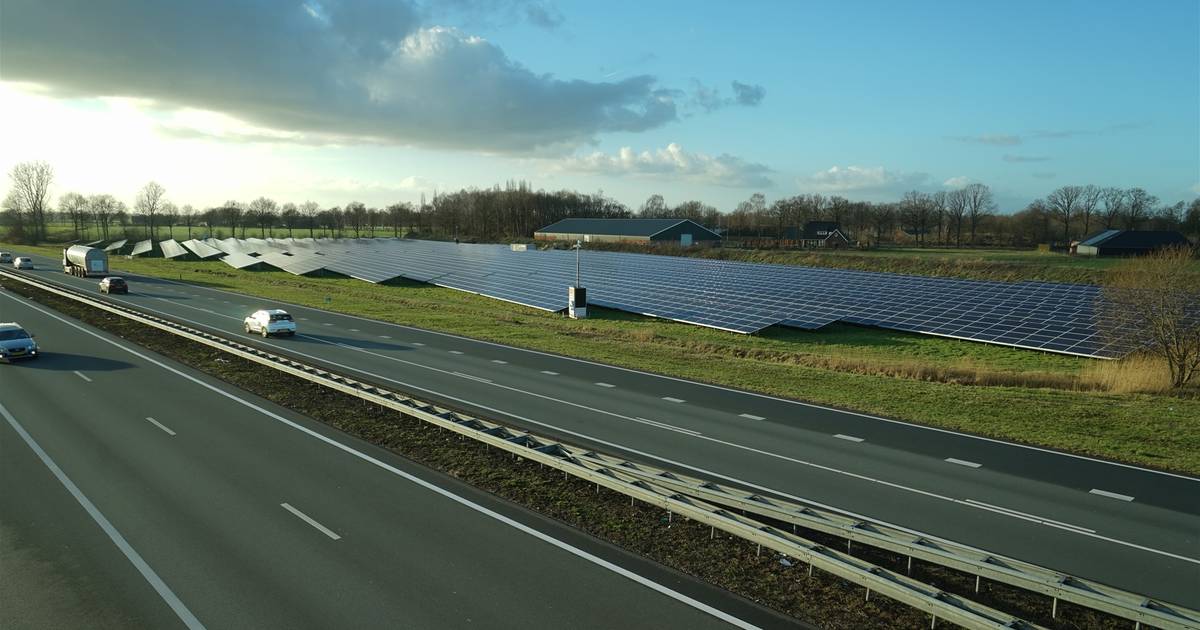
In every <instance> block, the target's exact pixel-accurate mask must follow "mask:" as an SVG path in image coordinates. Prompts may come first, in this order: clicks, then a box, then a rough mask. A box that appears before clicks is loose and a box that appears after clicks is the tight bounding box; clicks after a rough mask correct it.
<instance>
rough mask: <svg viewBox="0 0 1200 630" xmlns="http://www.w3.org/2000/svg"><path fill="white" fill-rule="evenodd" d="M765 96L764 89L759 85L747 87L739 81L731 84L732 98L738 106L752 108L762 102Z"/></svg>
mask: <svg viewBox="0 0 1200 630" xmlns="http://www.w3.org/2000/svg"><path fill="white" fill-rule="evenodd" d="M766 95H767V91H766V89H764V88H763V86H761V85H748V84H746V83H741V82H739V81H734V82H733V98H734V100H736V101H737V104H738V105H745V106H747V107H754V106H755V105H758V104H759V103H761V102H762V100H763V97H764V96H766Z"/></svg>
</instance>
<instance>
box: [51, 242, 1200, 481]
mask: <svg viewBox="0 0 1200 630" xmlns="http://www.w3.org/2000/svg"><path fill="white" fill-rule="evenodd" d="M51 262H53V260H52V261H51ZM127 275H128V276H129V277H136V278H143V279H147V280H152V281H162V282H169V283H172V284H177V285H180V286H182V287H187V289H188V291H187V292H185V294H186V295H193V296H196V297H199V295H198V293H197V292H198V291H215V292H218V293H222V294H227V295H238V296H239V297H242V296H241V295H240V294H237V293H233V292H231V291H225V290H223V289H213V288H209V287H200V286H197V285H194V284H189V283H187V282H179V281H176V280H171V279H168V278H155V277H152V276H142V275H139V274H127ZM43 279H45V280H49V281H50V282H52V283H54V284H58V285H61V286H67V287H71V288H74V289H78V286H76V285H72V284H70V283H69V282H62V281H60V280H59V279H58V278H54V279H51V278H48V277H44V278H43ZM181 291H182V290H181ZM113 299H114V301H119V302H125V303H126V304H129V305H130V306H138V304H137V303H136V302H130V301H128V300H119V299H116V298H113ZM157 299H163V298H157ZM163 301H165V302H171V300H165V299H163ZM171 303H172V304H178V305H180V306H188V305H186V304H179V303H178V302H171ZM279 303H280V304H284V305H286V306H290V307H293V308H295V309H306V310H309V311H315V312H317V313H320V314H321V315H322V316H330V315H337V316H339V317H349V318H351V319H357V320H359V321H364V322H369V323H372V324H376V325H380V326H389V327H392V328H400V329H402V330H406V331H410V332H417V333H421V334H427V335H438V336H441V337H449V338H451V339H457V340H459V341H468V342H471V343H478V344H483V345H488V346H493V347H496V348H500V349H502V350H511V351H517V352H524V353H528V354H536V355H539V356H543V357H547V358H550V359H554V360H559V361H573V362H575V363H584V364H587V365H593V366H596V367H601V368H607V369H611V370H621V371H622V372H629V373H631V374H639V375H641V376H646V377H650V378H660V379H664V380H668V381H674V382H677V383H683V384H685V385H691V386H695V387H707V388H710V389H716V390H720V391H725V392H730V393H733V394H740V395H743V396H753V397H755V398H759V399H762V400H770V401H773V402H779V403H786V404H789V405H798V406H801V407H808V408H810V409H821V410H824V411H832V412H835V413H843V414H847V415H851V416H856V417H859V418H866V419H869V420H878V421H880V422H888V423H891V424H900V425H904V426H906V427H909V428H912V429H922V430H926V431H936V432H938V433H946V434H949V435H954V436H956V437H959V438H970V439H974V440H982V441H984V442H992V443H994V444H999V445H1001V446H1006V447H1013V448H1023V449H1028V450H1031V451H1038V452H1041V453H1045V454H1048V455H1059V456H1062V457H1070V458H1073V459H1081V460H1085V461H1090V462H1093V463H1097V464H1106V465H1109V466H1119V467H1121V468H1129V469H1132V470H1136V471H1139V472H1144V473H1152V474H1156V475H1164V476H1167V477H1175V478H1178V479H1184V480H1186V481H1194V482H1197V483H1200V477H1194V476H1188V475H1181V474H1178V473H1172V472H1167V471H1164V470H1155V469H1152V468H1144V467H1141V466H1135V465H1133V464H1124V463H1121V462H1114V461H1110V460H1104V459H1098V458H1095V457H1089V456H1087V455H1078V454H1075V453H1065V452H1062V451H1055V450H1051V449H1048V448H1042V447H1039V446H1032V445H1029V444H1019V443H1016V442H1007V441H1004V440H1000V439H996V438H989V437H984V436H981V435H972V434H969V433H963V432H961V431H954V430H951V429H942V428H940V427H932V426H928V425H923V424H915V423H912V422H907V421H904V420H897V419H895V418H884V417H882V416H873V415H871V414H867V413H861V412H857V411H849V410H846V409H835V408H833V407H826V406H824V405H818V404H814V403H809V402H804V401H801V400H792V399H788V398H780V397H778V396H772V395H770V394H762V393H758V392H751V391H746V390H742V389H735V388H733V387H726V386H724V385H714V384H712V383H702V382H699V381H691V380H688V379H686V378H680V377H678V376H667V375H665V374H655V373H653V372H646V371H644V370H638V369H634V368H627V367H622V366H619V365H610V364H607V363H600V362H598V361H590V360H588V359H580V358H577V357H569V356H564V355H561V354H554V353H551V352H544V351H541V350H532V349H529V348H519V347H516V346H508V345H505V344H502V343H497V342H494V341H483V340H481V339H472V338H470V337H464V336H462V335H456V334H453V333H447V332H439V331H436V330H425V329H422V328H415V327H413V326H405V325H404V324H397V323H395V322H385V321H382V320H377V319H371V318H369V317H362V316H360V315H350V314H347V313H332V312H330V311H323V310H321V309H319V308H313V307H311V306H303V305H300V304H292V303H290V302H279ZM151 310H154V309H151ZM200 310H203V309H200ZM158 312H159V313H162V314H164V315H169V316H173V315H172V314H171V313H165V312H163V311H158ZM192 323H196V324H199V322H192ZM200 325H202V326H205V325H207V324H200Z"/></svg>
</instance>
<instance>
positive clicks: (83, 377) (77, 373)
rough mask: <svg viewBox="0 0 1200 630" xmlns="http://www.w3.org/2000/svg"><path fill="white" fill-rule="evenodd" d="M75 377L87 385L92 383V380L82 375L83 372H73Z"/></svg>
mask: <svg viewBox="0 0 1200 630" xmlns="http://www.w3.org/2000/svg"><path fill="white" fill-rule="evenodd" d="M75 376H78V377H79V378H81V379H83V380H85V381H87V382H89V383H91V382H92V379H90V378H88V377H87V375H86V374H84V373H83V372H80V371H79V370H75Z"/></svg>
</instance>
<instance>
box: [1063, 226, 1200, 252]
mask: <svg viewBox="0 0 1200 630" xmlns="http://www.w3.org/2000/svg"><path fill="white" fill-rule="evenodd" d="M1190 246H1191V243H1190V242H1188V240H1187V237H1186V236H1184V235H1183V234H1180V233H1179V232H1175V231H1171V230H1104V231H1103V232H1098V233H1096V234H1093V235H1091V236H1089V237H1087V238H1085V239H1083V240H1082V241H1079V243H1077V244H1076V245H1075V246H1074V247H1073V248H1072V249H1073V250H1074V252H1075V253H1076V254H1078V255H1080V256H1140V255H1142V254H1149V253H1150V252H1154V251H1157V250H1160V249H1164V248H1167V247H1190Z"/></svg>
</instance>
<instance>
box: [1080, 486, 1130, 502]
mask: <svg viewBox="0 0 1200 630" xmlns="http://www.w3.org/2000/svg"><path fill="white" fill-rule="evenodd" d="M1088 492H1089V493H1091V494H1095V495H1099V496H1102V497H1108V498H1110V499H1116V500H1118V501H1132V500H1133V497H1131V496H1129V495H1128V494H1117V493H1116V492H1109V491H1108V490H1099V489H1096V488H1092V489H1091V490H1089V491H1088Z"/></svg>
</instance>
